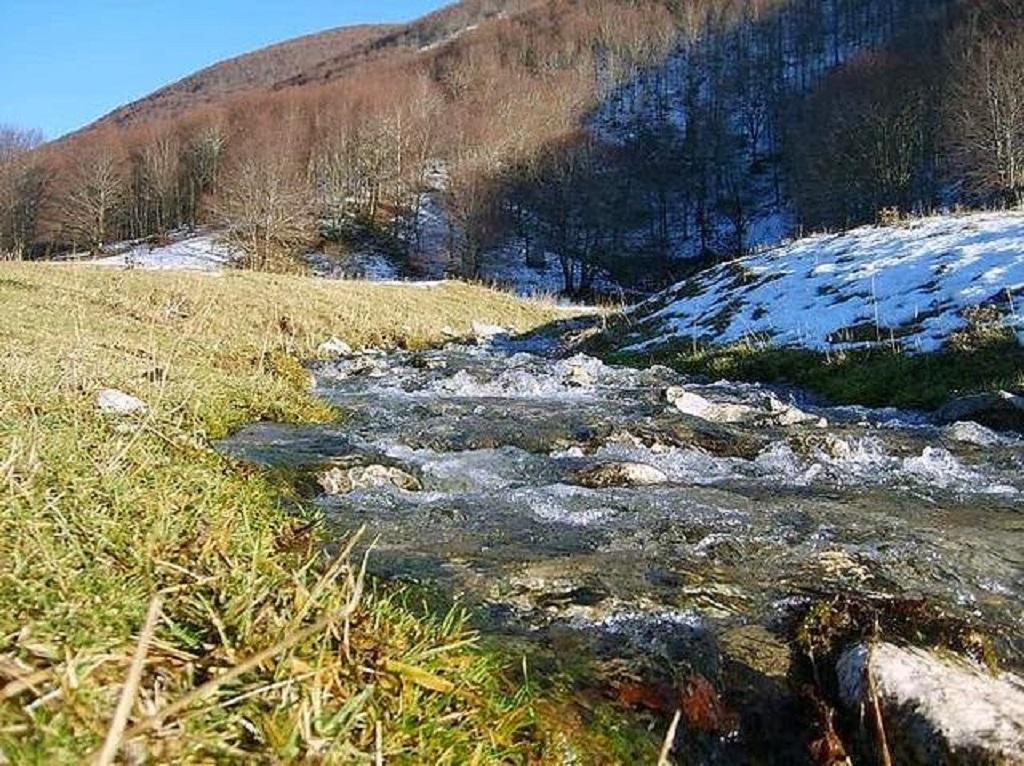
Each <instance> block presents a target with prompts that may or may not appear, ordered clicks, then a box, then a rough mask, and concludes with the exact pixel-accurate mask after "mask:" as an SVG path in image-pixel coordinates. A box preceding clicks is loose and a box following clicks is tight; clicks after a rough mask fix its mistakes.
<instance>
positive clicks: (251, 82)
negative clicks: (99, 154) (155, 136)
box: [85, 25, 395, 130]
mask: <svg viewBox="0 0 1024 766" xmlns="http://www.w3.org/2000/svg"><path fill="white" fill-rule="evenodd" d="M394 29H395V27H393V26H389V25H366V26H356V27H342V28H339V29H330V30H327V31H325V32H319V33H317V34H312V35H307V36H305V37H299V38H296V39H294V40H288V41H286V42H282V43H278V44H276V45H271V46H269V47H267V48H263V49H261V50H258V51H253V52H252V53H247V54H244V55H242V56H237V57H235V58H231V59H228V60H226V61H221V62H219V63H216V64H213V65H211V66H209V67H206V68H205V69H201V70H200V71H198V72H196V73H195V74H192V75H189V76H188V77H186V78H184V79H182V80H179V81H178V82H175V83H171V84H170V85H167V86H165V87H163V88H160V89H159V90H157V91H155V92H154V93H151V94H150V95H148V96H145V97H143V98H141V99H139V100H137V101H133V102H132V103H130V104H125V105H124V106H121V107H118V108H117V109H115V110H114V111H113V112H111V113H110V114H108V115H105V116H104V117H101V118H100V119H99V120H98V121H97V123H96V124H95V125H91V126H88V127H86V128H85V130H89V129H90V128H94V127H97V126H100V125H105V124H109V123H114V124H117V125H125V124H128V123H131V122H143V121H146V120H164V119H168V118H172V117H175V116H177V115H181V114H184V113H187V112H188V111H190V110H193V109H197V108H199V107H203V106H210V105H215V104H219V103H223V102H224V101H225V100H226V99H229V98H231V97H234V96H238V95H241V94H244V93H249V92H252V91H263V90H272V89H274V88H275V87H277V86H278V85H279V84H280V83H282V82H284V81H286V80H290V79H292V78H295V77H301V76H303V74H304V73H305V72H307V71H309V70H310V69H312V68H314V67H316V66H317V65H318V64H320V63H322V62H324V61H326V60H328V59H334V58H337V57H339V56H344V55H348V54H352V53H354V52H355V51H357V50H364V49H365V47H366V46H367V45H369V44H371V43H372V42H373V41H374V40H377V39H379V38H381V37H382V36H384V35H385V34H388V33H390V32H391V31H392V30H394Z"/></svg>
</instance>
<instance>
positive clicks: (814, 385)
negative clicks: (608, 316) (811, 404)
mask: <svg viewBox="0 0 1024 766" xmlns="http://www.w3.org/2000/svg"><path fill="white" fill-rule="evenodd" d="M605 356H606V358H608V359H609V360H610V361H613V362H618V363H622V364H633V365H648V364H664V365H668V366H670V367H672V368H674V369H676V370H678V371H680V372H683V373H687V374H692V375H706V376H709V377H714V378H728V379H730V380H742V381H760V382H769V383H786V384H792V385H796V386H800V387H803V388H806V389H809V390H811V391H814V392H816V393H819V394H821V395H823V396H825V397H826V398H828V399H829V400H830V401H832V402H835V403H837V404H863V405H868V406H872V407H884V406H894V407H911V408H921V409H936V408H938V407H941V406H942V405H943V404H945V403H946V402H948V401H949V400H950V399H951V398H953V397H955V396H957V395H961V394H966V393H972V392H977V391H990V390H997V389H1006V390H1021V389H1022V388H1024V348H1021V346H1020V345H1019V344H1018V343H1017V342H1016V341H1012V340H998V341H995V342H992V343H986V344H983V345H980V346H976V347H970V348H960V349H956V348H950V349H947V350H944V351H940V352H936V353H930V354H915V355H911V354H906V353H902V352H897V351H892V350H890V349H888V348H875V349H870V350H858V351H847V352H843V353H840V354H830V355H826V354H822V353H818V352H814V351H806V350H799V349H787V348H771V347H768V348H763V347H756V346H752V345H749V344H735V345H730V346H719V347H710V348H702V349H697V350H694V349H692V348H687V347H684V346H680V347H675V348H672V347H665V348H659V349H657V350H655V351H653V352H652V353H643V354H626V353H615V352H610V353H606V354H605Z"/></svg>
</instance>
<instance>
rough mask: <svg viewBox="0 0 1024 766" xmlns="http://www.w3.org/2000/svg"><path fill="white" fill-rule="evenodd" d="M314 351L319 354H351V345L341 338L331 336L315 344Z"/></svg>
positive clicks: (337, 355)
mask: <svg viewBox="0 0 1024 766" xmlns="http://www.w3.org/2000/svg"><path fill="white" fill-rule="evenodd" d="M316 352H317V353H318V354H320V355H321V356H333V357H339V356H351V355H352V347H351V346H350V345H348V344H347V343H346V342H345V341H343V340H341V338H335V337H333V336H332V337H330V338H328V339H327V340H325V341H324V342H323V343H321V344H320V345H319V346H317V348H316Z"/></svg>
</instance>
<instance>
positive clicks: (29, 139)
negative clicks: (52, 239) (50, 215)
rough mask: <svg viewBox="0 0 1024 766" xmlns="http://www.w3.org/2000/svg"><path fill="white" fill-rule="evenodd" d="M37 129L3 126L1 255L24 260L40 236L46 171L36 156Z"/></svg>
mask: <svg viewBox="0 0 1024 766" xmlns="http://www.w3.org/2000/svg"><path fill="white" fill-rule="evenodd" d="M41 141H42V138H41V136H40V135H39V134H38V133H36V132H34V131H25V130H19V129H16V128H8V127H0V258H13V259H17V260H21V259H22V258H24V257H25V254H26V253H27V252H28V250H29V249H30V247H31V246H32V243H33V241H34V239H35V236H36V227H37V224H38V221H39V211H40V207H41V205H42V200H43V193H44V190H45V170H44V168H43V167H42V164H41V163H40V162H39V161H37V159H36V158H35V157H33V155H32V153H31V152H32V150H33V149H34V148H35V147H36V146H38V145H39V144H40V143H41Z"/></svg>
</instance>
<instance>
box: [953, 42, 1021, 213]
mask: <svg viewBox="0 0 1024 766" xmlns="http://www.w3.org/2000/svg"><path fill="white" fill-rule="evenodd" d="M952 63H953V66H952V74H953V78H952V83H951V87H950V94H949V110H948V124H949V134H950V140H951V142H952V145H953V149H954V152H955V155H956V159H957V164H958V167H959V169H960V170H961V171H962V173H963V174H964V176H965V178H966V180H967V182H968V184H969V186H970V188H971V190H972V191H974V192H976V193H979V194H982V195H984V196H992V195H994V196H996V197H1000V198H1004V199H1008V200H1010V201H1012V202H1013V203H1016V204H1021V203H1024V31H1022V29H1021V27H1020V26H1019V25H1013V24H1009V25H1007V26H1006V27H1004V28H1003V29H1000V30H999V31H998V32H997V33H995V34H989V35H975V34H969V35H967V39H966V40H964V42H963V44H962V46H961V47H960V50H959V51H958V52H957V54H956V55H955V58H954V59H953V62H952Z"/></svg>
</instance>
